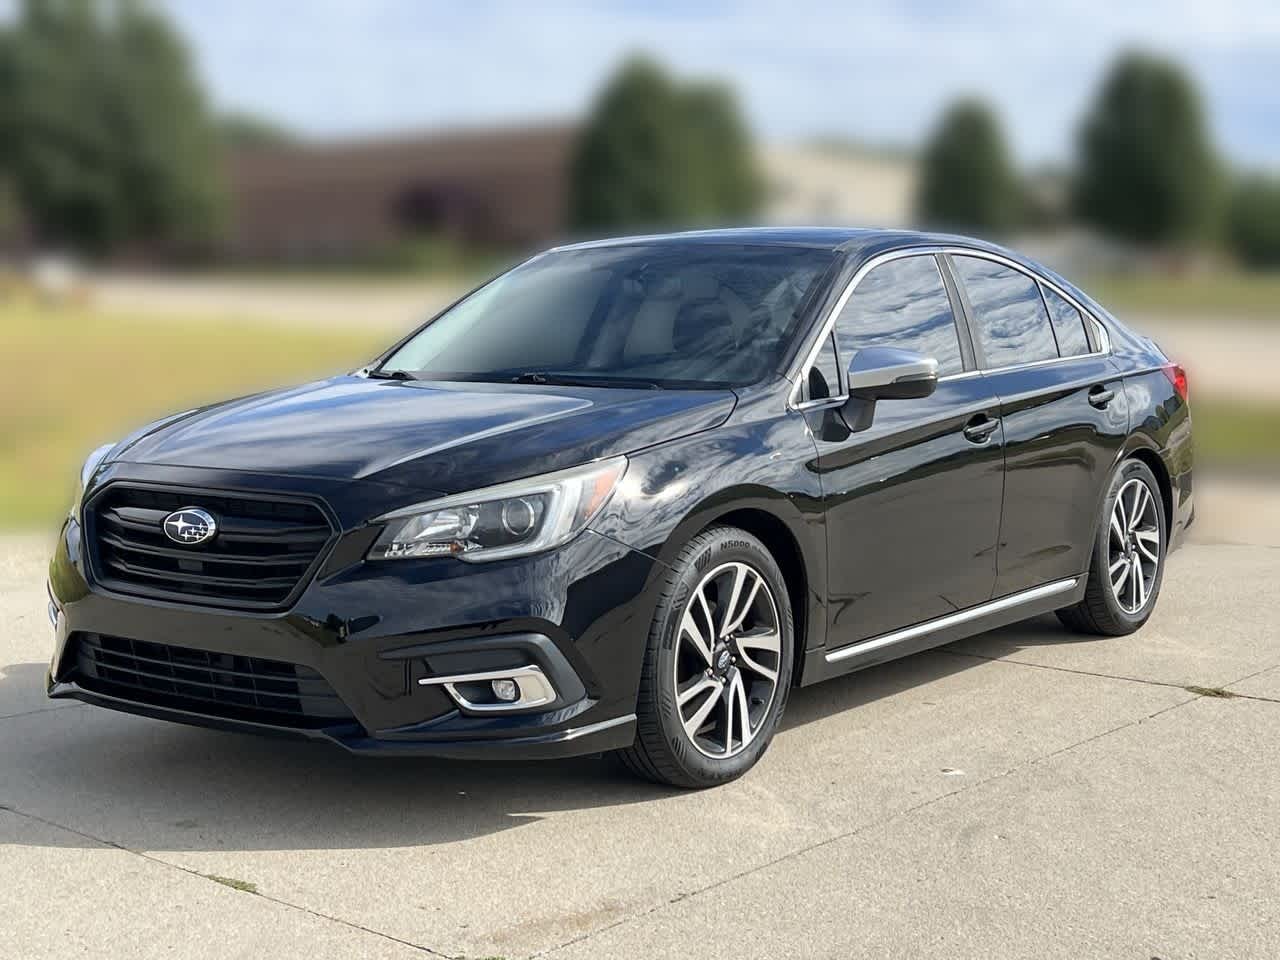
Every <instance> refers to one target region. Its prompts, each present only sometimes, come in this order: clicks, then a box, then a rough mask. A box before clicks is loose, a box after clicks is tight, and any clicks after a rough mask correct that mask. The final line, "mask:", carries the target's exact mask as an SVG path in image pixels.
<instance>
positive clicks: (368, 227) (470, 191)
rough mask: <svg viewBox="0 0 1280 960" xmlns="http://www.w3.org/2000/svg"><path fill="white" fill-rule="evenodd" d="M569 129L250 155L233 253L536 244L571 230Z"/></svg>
mask: <svg viewBox="0 0 1280 960" xmlns="http://www.w3.org/2000/svg"><path fill="white" fill-rule="evenodd" d="M573 136H574V129H573V128H572V127H569V126H537V127H524V128H506V129H502V130H495V131H481V130H475V131H460V132H451V133H440V134H434V135H429V136H420V137H404V138H395V139H385V140H363V141H358V142H351V143H328V144H298V145H289V146H280V147H257V148H252V149H245V150H242V151H240V152H238V153H236V154H235V155H233V156H232V158H231V170H230V174H231V193H232V214H233V220H232V229H231V235H230V244H229V246H230V249H229V250H228V251H227V252H228V254H229V255H230V256H231V257H232V258H234V259H243V260H278V259H288V260H319V259H336V260H341V259H352V258H359V257H364V256H370V255H374V254H376V253H378V252H380V251H385V250H389V249H394V248H395V246H396V245H397V244H399V243H402V242H404V241H405V240H407V239H410V238H412V237H415V236H442V237H446V238H448V239H451V240H455V241H457V242H459V243H462V244H466V245H469V246H473V247H490V248H493V247H499V248H502V247H529V246H537V245H539V244H542V243H545V242H546V241H548V240H551V239H552V238H554V237H556V236H557V235H559V234H560V233H561V232H562V230H563V228H564V217H565V198H566V177H567V171H568V165H569V156H570V152H571V149H572V143H573Z"/></svg>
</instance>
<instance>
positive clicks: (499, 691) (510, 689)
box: [490, 677, 520, 703]
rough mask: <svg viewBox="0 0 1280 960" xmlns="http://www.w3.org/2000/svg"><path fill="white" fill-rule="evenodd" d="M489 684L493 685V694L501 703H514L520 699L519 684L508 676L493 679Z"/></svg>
mask: <svg viewBox="0 0 1280 960" xmlns="http://www.w3.org/2000/svg"><path fill="white" fill-rule="evenodd" d="M490 686H491V687H493V695H494V696H495V697H497V698H498V699H499V700H501V701H502V702H503V703H514V702H515V701H516V700H519V699H520V684H518V683H516V682H515V681H514V680H512V679H510V678H507V677H503V678H502V679H500V680H494V681H493V682H492V683H491V684H490Z"/></svg>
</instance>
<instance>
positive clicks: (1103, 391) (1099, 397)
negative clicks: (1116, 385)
mask: <svg viewBox="0 0 1280 960" xmlns="http://www.w3.org/2000/svg"><path fill="white" fill-rule="evenodd" d="M1115 398H1116V392H1115V391H1114V390H1108V389H1107V388H1106V387H1094V388H1093V389H1092V390H1090V391H1089V402H1090V403H1091V404H1093V405H1094V406H1095V407H1097V408H1098V409H1099V410H1105V409H1106V408H1107V405H1108V404H1109V403H1111V401H1112V400H1114V399H1115Z"/></svg>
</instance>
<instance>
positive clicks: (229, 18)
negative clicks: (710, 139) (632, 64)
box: [0, 0, 1280, 169]
mask: <svg viewBox="0 0 1280 960" xmlns="http://www.w3.org/2000/svg"><path fill="white" fill-rule="evenodd" d="M0 2H3V0H0ZM158 5H159V6H161V7H163V8H165V9H166V10H168V11H169V12H170V13H171V14H172V16H173V18H174V19H175V20H176V22H177V23H178V25H179V26H180V28H181V29H182V30H183V32H184V33H185V35H186V37H187V40H188V42H189V43H190V44H191V45H192V47H193V51H194V53H195V55H196V57H197V62H198V68H199V70H200V73H201V75H202V76H203V77H204V79H205V81H206V83H207V85H208V86H209V88H210V90H211V92H212V95H213V97H214V100H215V102H216V103H217V104H218V105H219V106H221V107H223V108H237V109H243V110H249V111H252V112H255V113H259V114H263V115H266V116H268V117H270V118H273V119H275V120H277V121H279V122H281V123H283V124H285V125H286V126H288V127H291V128H293V129H295V130H296V131H298V132H300V133H302V134H303V135H306V136H311V137H316V138H343V137H352V136H363V135H369V134H382V133H389V132H397V131H405V130H414V131H418V130H424V129H430V128H433V127H440V126H457V125H492V124H501V123H507V122H512V121H520V120H529V119H547V118H572V117H576V116H580V115H581V114H582V112H583V111H584V110H585V109H586V108H587V107H588V105H589V104H590V102H591V97H592V95H593V93H594V92H595V91H596V90H597V89H598V87H599V85H600V84H601V83H602V82H603V80H604V79H605V78H606V77H607V76H608V74H609V72H610V71H611V70H612V69H613V68H614V67H615V66H616V64H617V62H618V61H619V59H620V58H621V57H623V56H625V55H626V54H627V53H629V52H634V51H644V52H647V53H650V54H652V55H654V56H656V57H658V58H659V59H661V60H662V61H664V62H665V63H667V64H668V65H669V66H670V67H671V68H672V69H673V70H675V71H676V72H678V73H681V74H688V75H695V76H713V77H720V78H724V79H728V80H729V81H731V82H732V84H733V85H734V87H735V88H736V89H737V91H738V93H739V96H740V97H741V102H742V105H743V107H744V110H745V111H746V114H747V117H748V120H749V122H750V123H751V124H752V126H753V128H754V129H755V131H756V133H757V134H758V135H759V136H761V137H763V138H765V139H769V140H796V139H802V138H807V137H812V136H818V135H834V136H844V137H850V138H854V139H858V140H863V141H868V142H873V143H888V144H897V145H910V144H913V143H917V142H919V140H920V139H921V138H922V137H923V136H924V135H925V133H926V132H927V131H928V129H929V127H930V125H931V124H932V123H933V122H934V120H935V119H936V117H937V115H938V113H939V111H940V110H941V109H942V107H943V106H944V105H945V104H946V102H947V101H948V100H949V99H951V98H953V97H955V96H957V95H959V94H977V95H980V96H982V97H985V98H986V99H988V100H989V101H991V102H992V103H993V104H994V105H995V106H996V108H997V109H998V110H999V112H1000V115H1001V117H1002V119H1003V121H1004V123H1005V128H1006V131H1007V133H1008V135H1009V138H1010V140H1011V142H1012V144H1013V146H1014V149H1015V152H1016V155H1017V157H1018V159H1019V160H1020V161H1021V162H1022V163H1024V164H1027V165H1033V164H1039V163H1044V162H1052V163H1061V162H1064V161H1066V160H1067V159H1069V157H1070V154H1071V150H1072V146H1073V143H1074V130H1075V127H1076V125H1077V123H1078V121H1079V118H1080V116H1081V114H1082V112H1083V110H1084V109H1085V107H1086V105H1087V103H1088V100H1089V98H1090V96H1091V95H1092V93H1093V92H1094V90H1095V89H1096V86H1097V84H1098V82H1099V79H1100V76H1101V73H1102V71H1103V70H1104V68H1105V66H1106V65H1107V63H1108V62H1109V60H1110V59H1111V58H1112V57H1113V56H1114V55H1115V53H1116V51H1117V50H1118V49H1120V48H1123V47H1127V46H1134V45H1137V46H1141V47H1144V48H1147V49H1152V50H1155V51H1157V52H1161V53H1165V54H1169V55H1172V56H1174V57H1176V58H1177V59H1179V60H1180V61H1181V62H1183V63H1184V64H1185V65H1186V66H1187V67H1188V68H1189V69H1190V70H1191V71H1192V73H1193V75H1194V77H1195V78H1196V80H1197V81H1198V83H1199V85H1200V88H1201V91H1202V93H1203V95H1204V98H1205V102H1206V106H1207V109H1208V114H1209V117H1210V121H1211V124H1212V129H1213V132H1214V134H1215V137H1216V139H1217V142H1218V143H1219V145H1220V146H1221V147H1222V149H1223V150H1224V152H1225V153H1227V155H1228V156H1230V157H1232V158H1233V159H1234V160H1235V161H1237V162H1238V163H1243V164H1246V165H1251V166H1266V167H1270V168H1273V169H1280V2H1277V0H1209V2H1206V0H1170V2H1165V3H1159V2H1151V0H1079V2H1075V3H1070V2H1063V3H1055V2H1050V0H1039V2H1034V0H1033V2H1016V0H965V2H964V3H955V2H943V0H899V2H896V3H859V2H856V0H847V2H844V3H828V2H824V0H808V2H804V3H797V2H794V0H790V2H788V0H772V2H755V0H744V2H739V3H731V2H727V0H652V2H647V3H646V2H639V0H613V2H608V0H597V2H594V3H587V2H582V3H570V2H565V0H523V2H521V0H469V2H455V3H444V2H434V0H216V2H214V0H159V4H158Z"/></svg>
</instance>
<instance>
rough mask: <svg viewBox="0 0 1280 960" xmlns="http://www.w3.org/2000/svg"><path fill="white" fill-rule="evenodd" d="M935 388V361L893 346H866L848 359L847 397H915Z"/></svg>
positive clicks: (876, 398) (891, 398)
mask: <svg viewBox="0 0 1280 960" xmlns="http://www.w3.org/2000/svg"><path fill="white" fill-rule="evenodd" d="M937 388H938V361H937V360H935V359H933V358H932V357H923V356H921V355H920V354H918V353H913V352H912V351H910V350H899V349H897V348H896V347H866V348H864V349H862V350H859V351H858V352H857V353H855V354H854V355H853V359H852V360H851V361H849V397H850V399H858V400H870V401H872V402H874V401H876V400H918V399H920V398H921V397H927V396H929V395H930V394H932V393H933V391H934V390H936V389H937Z"/></svg>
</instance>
